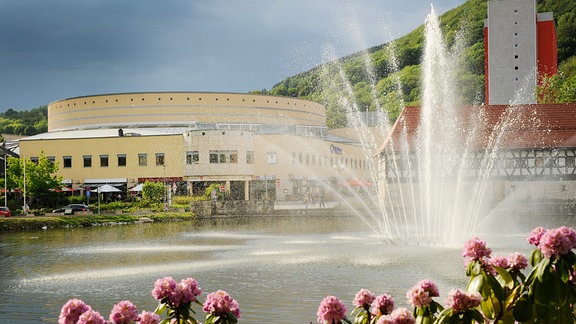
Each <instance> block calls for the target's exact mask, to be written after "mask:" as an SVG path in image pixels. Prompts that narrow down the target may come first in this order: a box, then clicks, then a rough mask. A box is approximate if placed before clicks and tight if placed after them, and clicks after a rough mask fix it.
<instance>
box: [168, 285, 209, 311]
mask: <svg viewBox="0 0 576 324" xmlns="http://www.w3.org/2000/svg"><path fill="white" fill-rule="evenodd" d="M201 293H202V289H200V287H198V281H197V280H196V279H194V278H186V279H182V281H180V283H178V284H177V285H176V289H175V290H174V292H173V293H172V294H171V295H170V297H169V299H170V302H171V303H172V305H174V306H176V307H178V306H180V305H185V304H189V303H192V302H195V301H196V297H197V296H200V294H201Z"/></svg>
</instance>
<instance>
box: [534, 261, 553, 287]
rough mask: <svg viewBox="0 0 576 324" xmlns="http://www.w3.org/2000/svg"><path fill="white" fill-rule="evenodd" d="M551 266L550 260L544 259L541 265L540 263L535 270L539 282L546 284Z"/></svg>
mask: <svg viewBox="0 0 576 324" xmlns="http://www.w3.org/2000/svg"><path fill="white" fill-rule="evenodd" d="M549 266H550V259H549V258H544V259H543V260H542V261H541V262H540V263H538V265H537V266H536V268H535V269H534V271H535V272H536V273H535V275H536V278H538V281H540V282H544V280H545V276H546V274H547V273H548V268H549Z"/></svg>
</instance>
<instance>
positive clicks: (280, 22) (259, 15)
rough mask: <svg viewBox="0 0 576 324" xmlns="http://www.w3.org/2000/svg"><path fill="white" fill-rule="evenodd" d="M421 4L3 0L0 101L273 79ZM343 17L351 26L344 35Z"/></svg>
mask: <svg viewBox="0 0 576 324" xmlns="http://www.w3.org/2000/svg"><path fill="white" fill-rule="evenodd" d="M463 1H464V0H442V1H439V2H441V3H443V4H444V7H443V9H444V10H446V9H449V8H451V7H455V6H457V5H458V4H460V3H462V2H463ZM403 8H404V9H403ZM406 8H408V10H406ZM429 10H430V5H429V4H426V5H422V2H421V1H420V0H406V1H381V0H358V1H343V0H340V1H338V0H312V1H310V0H290V1H288V0H244V1H236V0H162V1H152V0H14V1H8V0H4V1H1V0H0V85H1V86H0V111H1V110H5V109H7V108H14V109H31V108H35V107H38V106H40V105H45V104H48V103H50V102H51V101H54V100H59V99H62V98H66V97H73V96H80V95H91V94H98V93H111V92H130V91H170V90H175V91H231V92H246V91H250V90H257V89H262V88H268V89H269V88H271V87H272V86H273V85H274V83H276V82H278V81H280V80H282V79H283V78H286V77H288V76H290V75H294V74H296V73H299V72H302V71H305V70H307V69H309V68H311V67H313V66H316V65H317V64H319V63H321V62H322V61H323V59H324V58H323V55H324V54H323V53H322V48H323V47H324V46H325V45H326V44H332V45H334V48H336V50H337V54H338V55H346V54H349V53H351V52H354V51H357V50H360V49H362V48H366V47H369V46H373V45H377V44H380V43H383V42H386V41H388V40H389V39H388V38H387V36H386V35H384V34H383V32H382V28H381V26H382V24H387V25H388V26H389V28H390V29H391V30H392V31H393V32H394V35H395V36H401V35H403V34H404V33H406V32H407V31H410V30H411V29H413V28H414V27H416V26H417V25H419V24H422V23H423V21H424V20H423V19H424V17H425V14H426V12H428V11H429ZM438 11H439V12H441V11H442V10H438ZM385 18H386V19H385ZM384 20H387V21H384ZM351 21H352V22H354V23H355V24H357V26H356V27H357V29H358V32H357V36H353V37H351V36H350V35H348V36H346V33H349V32H350V28H349V26H348V25H347V24H349V23H350V22H351ZM359 38H361V40H359Z"/></svg>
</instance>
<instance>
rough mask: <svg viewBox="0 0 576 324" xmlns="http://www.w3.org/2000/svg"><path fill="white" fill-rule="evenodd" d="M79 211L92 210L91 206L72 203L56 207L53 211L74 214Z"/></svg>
mask: <svg viewBox="0 0 576 324" xmlns="http://www.w3.org/2000/svg"><path fill="white" fill-rule="evenodd" d="M77 211H90V207H88V206H87V205H84V204H70V205H66V206H64V207H62V208H58V209H54V211H52V212H53V213H65V214H73V213H74V212H77Z"/></svg>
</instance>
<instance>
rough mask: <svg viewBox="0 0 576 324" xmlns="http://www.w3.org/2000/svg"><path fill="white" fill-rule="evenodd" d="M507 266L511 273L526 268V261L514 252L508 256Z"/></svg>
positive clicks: (522, 256)
mask: <svg viewBox="0 0 576 324" xmlns="http://www.w3.org/2000/svg"><path fill="white" fill-rule="evenodd" d="M508 266H509V267H510V269H511V270H512V271H520V270H524V269H526V268H527V267H528V259H527V258H526V257H525V256H524V255H522V254H520V253H518V252H514V253H512V254H510V255H509V256H508Z"/></svg>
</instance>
